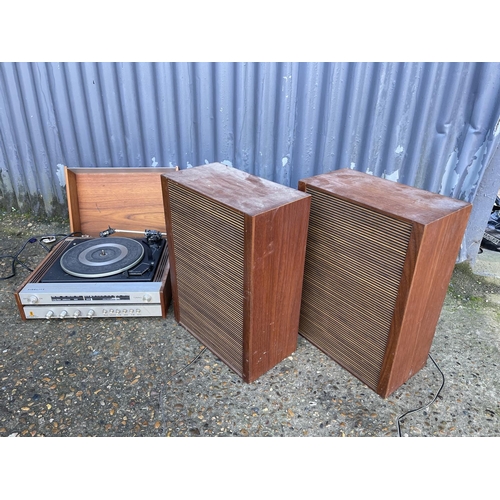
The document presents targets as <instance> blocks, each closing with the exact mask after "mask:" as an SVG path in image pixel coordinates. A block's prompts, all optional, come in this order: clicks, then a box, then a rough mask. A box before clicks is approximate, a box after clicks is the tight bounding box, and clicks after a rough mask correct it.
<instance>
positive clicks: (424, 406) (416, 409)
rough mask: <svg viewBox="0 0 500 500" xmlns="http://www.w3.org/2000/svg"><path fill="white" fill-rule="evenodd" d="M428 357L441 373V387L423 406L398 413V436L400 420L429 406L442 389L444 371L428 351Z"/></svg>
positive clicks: (399, 434) (399, 435)
mask: <svg viewBox="0 0 500 500" xmlns="http://www.w3.org/2000/svg"><path fill="white" fill-rule="evenodd" d="M429 358H431V361H432V362H433V363H434V366H435V367H436V368H437V369H438V371H439V373H440V374H441V376H442V378H443V382H442V384H441V387H440V388H439V390H438V391H437V393H436V395H435V396H434V398H433V399H432V401H431V402H430V403H427V404H425V405H423V406H421V407H420V408H415V409H414V410H409V411H407V412H406V413H403V414H402V415H400V416H399V417H398V420H397V425H398V437H401V426H400V423H401V420H402V419H403V418H404V417H406V416H407V415H409V414H410V413H415V412H417V411H420V410H424V409H425V408H428V407H429V406H431V405H432V404H433V403H434V401H436V399H437V397H438V396H439V394H440V392H441V390H442V389H443V387H444V373H443V372H442V371H441V369H440V368H439V366H438V365H437V363H436V362H435V361H434V359H433V357H432V356H431V355H430V353H429Z"/></svg>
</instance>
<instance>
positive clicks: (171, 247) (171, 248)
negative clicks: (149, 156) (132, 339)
mask: <svg viewBox="0 0 500 500" xmlns="http://www.w3.org/2000/svg"><path fill="white" fill-rule="evenodd" d="M161 189H162V199H163V210H164V216H165V228H166V231H167V244H168V252H169V264H170V275H169V279H170V288H171V294H172V300H173V304H174V316H175V321H177V323H179V322H180V311H179V299H178V296H179V295H178V289H177V275H176V265H175V242H174V237H173V230H172V217H171V213H172V212H171V209H170V198H169V196H168V179H167V178H166V177H165V176H164V175H162V177H161Z"/></svg>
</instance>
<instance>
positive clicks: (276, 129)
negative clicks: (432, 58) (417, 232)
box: [0, 62, 500, 260]
mask: <svg viewBox="0 0 500 500" xmlns="http://www.w3.org/2000/svg"><path fill="white" fill-rule="evenodd" d="M499 119H500V63H465V62H464V63H312V62H308V63H296V62H295V63H0V172H1V176H0V190H1V195H2V198H1V202H0V207H1V208H2V209H4V210H10V209H11V207H14V208H15V209H17V210H21V211H24V212H27V211H31V212H33V213H35V214H48V215H52V214H65V213H66V211H67V208H66V199H65V187H64V175H63V166H64V165H68V166H72V167H75V166H96V167H109V166H116V167H124V166H131V167H137V166H173V165H178V166H179V167H180V168H188V167H190V166H196V165H200V164H203V163H209V162H213V161H221V162H224V163H227V164H230V165H232V166H234V167H236V168H239V169H241V170H244V171H246V172H250V173H253V174H256V175H259V176H261V177H265V178H267V179H270V180H274V181H276V182H279V183H281V184H285V185H289V186H292V187H296V186H297V182H298V180H299V179H300V178H302V177H305V176H310V175H313V174H318V173H323V172H327V171H330V170H335V169H339V168H354V169H356V170H361V171H365V172H369V173H371V174H373V175H376V176H380V177H386V178H389V179H392V180H394V181H397V182H401V183H404V184H409V185H413V186H417V187H420V188H423V189H427V190H429V191H433V192H439V193H442V194H445V195H448V196H452V197H456V198H460V199H464V200H467V201H471V202H475V207H474V208H475V211H474V212H473V216H472V217H471V223H470V224H469V228H468V233H467V234H468V236H467V241H466V242H464V245H463V248H462V251H461V260H464V259H465V258H466V257H471V256H473V254H474V252H476V253H477V247H478V246H479V242H480V237H481V235H482V230H483V229H484V227H485V224H486V221H487V218H488V215H489V208H491V206H492V203H493V200H494V194H495V193H496V191H497V190H498V188H499V187H500V173H499V172H500V165H499V160H498V155H496V156H495V154H494V153H495V151H496V149H497V147H498V144H499V140H500V137H499V134H498V132H499V131H500V125H499ZM495 184H496V185H495ZM479 192H481V200H480V201H481V202H482V203H477V204H476V201H477V196H478V193H479ZM476 206H477V209H476ZM488 206H489V208H488Z"/></svg>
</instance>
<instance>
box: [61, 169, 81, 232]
mask: <svg viewBox="0 0 500 500" xmlns="http://www.w3.org/2000/svg"><path fill="white" fill-rule="evenodd" d="M64 175H65V177H66V198H67V199H68V212H69V228H70V232H71V233H75V232H77V231H81V221H80V208H79V207H80V204H79V201H78V190H77V188H76V174H75V172H74V171H73V170H71V169H69V168H68V167H64Z"/></svg>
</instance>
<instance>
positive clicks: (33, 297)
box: [28, 295, 38, 304]
mask: <svg viewBox="0 0 500 500" xmlns="http://www.w3.org/2000/svg"><path fill="white" fill-rule="evenodd" d="M28 302H29V303H30V304H36V303H37V302H38V297H37V296H36V295H32V296H31V297H30V298H29V299H28Z"/></svg>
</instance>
